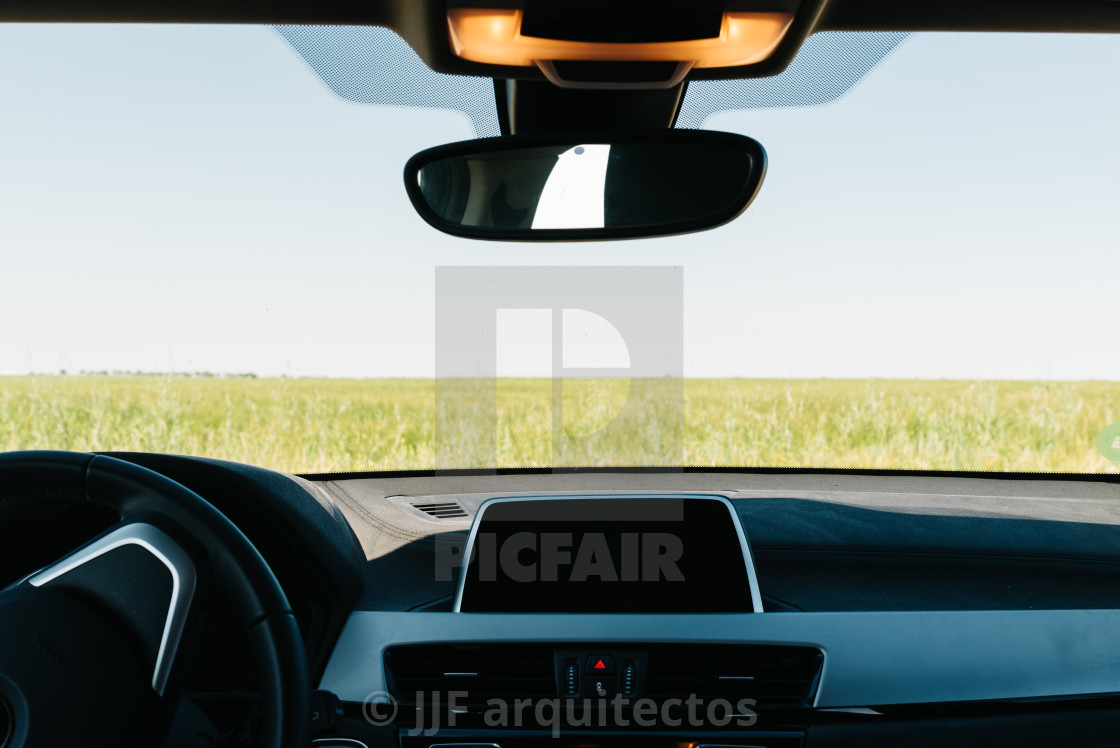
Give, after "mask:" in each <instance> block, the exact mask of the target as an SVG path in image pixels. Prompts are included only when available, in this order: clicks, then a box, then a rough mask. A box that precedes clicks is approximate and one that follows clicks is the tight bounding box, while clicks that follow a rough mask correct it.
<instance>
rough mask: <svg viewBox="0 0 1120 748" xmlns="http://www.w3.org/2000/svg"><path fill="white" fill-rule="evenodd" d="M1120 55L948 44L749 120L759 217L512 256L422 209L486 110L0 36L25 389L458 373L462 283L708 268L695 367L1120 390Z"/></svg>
mask: <svg viewBox="0 0 1120 748" xmlns="http://www.w3.org/2000/svg"><path fill="white" fill-rule="evenodd" d="M1118 69H1120V37H1111V38H1110V37H1095V36H1062V35H1037V36H1004V37H993V36H991V35H922V36H915V37H912V38H911V39H909V40H908V41H906V42H905V43H903V44H902V45H901V46H900V47H899V48H898V49H897V50H896V51H895V52H894V53H893V54H892V55H891V56H890V57H889V58H888V59H887V60H886V61H885V62H884V63H882V64H881V65H880V66H879V67H878V68H877V69H876V70H874V71H872V72H871V73H870V74H869V75H868V76H867V78H866V79H865V80H864V81H863V82H862V83H861V84H860V85H859V86H858V87H857V88H855V89H854V90H853V91H851V92H850V93H849V94H848V95H847V96H845V97H844V98H842V99H841V100H840V101H838V102H836V103H834V104H831V105H828V106H824V107H816V108H803V109H781V110H769V111H745V112H728V113H723V114H719V115H715V116H713V117H712V118H710V119H709V120H708V121H707V123H706V126H707V127H709V128H713V129H722V130H730V131H736V132H742V133H745V134H749V135H751V136H753V137H755V138H757V139H758V140H760V141H761V142H762V143H763V145H764V146H765V147H766V149H767V151H768V153H769V156H770V168H769V172H768V176H767V181H766V183H765V184H764V186H763V188H762V192H761V194H760V196H759V198H758V199H757V201H756V202H755V204H754V205H753V206H752V207H751V209H750V210H749V211H748V212H747V213H746V214H744V215H743V216H742V217H741V218H739V219H738V220H737V221H735V222H733V223H732V224H730V225H728V226H726V227H723V228H721V229H718V230H715V231H711V232H707V233H703V234H695V235H690V236H684V237H674V238H666V239H657V240H647V241H642V242H612V243H603V244H563V245H538V246H533V245H525V244H488V243H482V242H470V241H467V240H462V239H454V238H451V237H446V236H443V235H442V234H439V233H437V232H435V231H434V230H432V229H430V228H429V227H428V226H427V225H426V224H424V223H423V222H422V221H421V220H420V219H419V218H418V217H417V216H415V214H414V213H413V211H412V209H411V207H410V205H409V203H408V200H407V198H406V196H405V194H404V190H403V187H402V184H401V177H400V172H401V168H402V166H403V163H404V161H405V160H406V159H407V157H408V156H409V155H411V154H412V153H414V152H415V151H417V150H420V149H423V148H426V147H429V146H433V145H437V144H440V143H445V142H450V141H454V140H462V139H466V138H469V137H472V134H473V131H472V128H471V126H470V123H469V122H468V120H467V119H466V118H465V117H464V116H463V115H462V114H460V113H457V112H451V111H432V110H418V109H408V108H403V107H374V106H361V105H356V104H353V103H349V102H345V101H343V100H341V99H339V98H338V97H336V96H335V95H333V94H332V93H331V92H330V91H329V90H328V89H327V88H326V87H325V86H324V85H323V84H322V82H321V81H320V80H319V79H318V78H317V77H316V76H315V74H314V73H312V72H311V71H310V70H309V69H308V67H307V66H306V65H305V64H304V63H303V61H302V60H301V59H300V58H299V57H298V56H297V55H296V54H295V53H294V52H293V51H292V49H291V48H290V47H289V46H288V45H287V44H286V43H285V42H284V40H283V39H281V38H280V37H279V36H278V35H277V34H276V33H275V31H273V30H272V29H269V28H256V27H139V26H113V27H88V26H87V27H74V26H50V27H34V26H20V25H13V26H0V111H2V112H3V113H4V114H3V117H0V373H20V372H26V371H57V370H59V369H68V370H70V371H78V370H81V369H89V370H99V369H127V370H148V371H166V370H169V369H175V370H180V371H183V370H186V371H195V370H211V371H223V372H249V371H251V372H256V373H258V374H262V375H269V374H280V373H284V374H289V375H328V376H431V375H432V372H433V340H434V336H433V329H432V328H433V307H434V299H433V284H434V269H435V267H436V266H441V265H631V264H640V265H673V266H681V267H683V268H684V278H685V309H684V314H685V346H686V349H685V373H686V375H688V376H751V377H754V376H778V377H785V376H795V377H818V376H829V377H864V376H877V377H931V378H942V377H952V378H958V377H964V378H1026V379H1035V378H1047V379H1066V378H1070V379H1116V378H1117V377H1118V375H1120V345H1117V344H1116V342H1115V331H1116V321H1117V319H1118V316H1117V311H1116V304H1117V293H1116V288H1117V276H1116V261H1115V260H1116V257H1117V254H1118V253H1120V226H1118V216H1120V209H1118V205H1120V199H1118V198H1120V180H1118V179H1117V176H1116V175H1117V174H1120V139H1118V138H1117V137H1116V133H1117V127H1118V125H1117V122H1120V86H1117V85H1116V71H1117V70H1118Z"/></svg>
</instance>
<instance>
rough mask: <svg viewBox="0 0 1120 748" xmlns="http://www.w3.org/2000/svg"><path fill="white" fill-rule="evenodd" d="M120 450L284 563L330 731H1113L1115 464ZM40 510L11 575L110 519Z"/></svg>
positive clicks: (882, 738) (666, 738) (815, 734)
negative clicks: (28, 548) (279, 467)
mask: <svg viewBox="0 0 1120 748" xmlns="http://www.w3.org/2000/svg"><path fill="white" fill-rule="evenodd" d="M114 456H117V457H121V458H122V459H127V460H131V461H134V462H137V463H139V464H142V465H144V466H145V467H149V468H151V469H153V470H156V471H157V472H161V473H163V474H165V475H167V476H168V477H170V478H172V479H174V480H176V481H178V482H180V483H182V484H184V485H186V486H188V487H189V488H192V489H193V490H195V491H196V492H197V493H199V494H200V495H202V496H203V497H204V498H206V499H207V500H209V501H210V502H211V503H213V504H215V505H216V506H217V507H218V508H219V509H221V510H222V511H223V512H224V513H225V514H226V515H227V516H229V517H230V519H232V520H233V521H234V522H235V523H236V524H237V525H238V526H239V527H240V528H241V529H242V531H243V532H244V533H245V534H246V535H247V536H248V537H249V538H250V539H251V540H252V541H253V543H254V544H255V545H256V546H257V548H258V550H259V551H260V552H261V554H262V555H263V556H264V557H265V559H266V560H267V561H268V563H269V564H270V566H271V567H272V568H273V570H274V572H275V574H276V576H277V578H278V579H279V580H280V582H281V584H282V586H283V587H284V589H285V592H286V593H287V596H288V598H289V602H290V603H291V605H292V608H293V610H294V611H295V612H296V616H297V620H298V622H299V626H300V630H301V633H302V635H303V639H304V644H305V647H306V649H307V655H308V662H309V664H310V666H311V674H312V678H313V682H314V683H316V684H317V687H318V688H319V689H320V690H321V691H323V692H329V695H330V701H329V702H326V703H331V704H334V705H335V707H333V708H332V714H331V719H329V720H325V721H319V722H316V723H315V724H316V725H317V726H318V727H319V734H318V736H317V744H318V745H321V746H332V745H334V746H338V745H350V746H358V745H363V744H364V745H366V746H368V747H369V748H374V747H375V746H380V747H383V748H389V747H390V746H393V747H394V748H432V746H446V747H448V748H450V746H456V747H461V748H478V746H486V747H487V748H493V747H494V746H497V747H498V748H527V747H528V746H530V745H537V744H544V743H545V741H551V742H548V744H549V745H556V746H558V748H569V747H571V748H576V746H584V747H586V748H590V747H591V746H595V747H598V746H602V747H603V748H610V747H611V746H624V745H631V744H637V743H641V745H643V746H651V745H652V746H666V748H668V746H674V748H682V747H683V746H693V748H695V746H700V745H709V746H730V747H737V748H747V746H795V745H796V746H800V745H811V746H817V745H898V744H903V743H904V744H907V745H935V744H937V745H941V744H944V743H946V742H952V743H953V744H960V745H990V744H992V743H1015V744H1017V745H1054V744H1061V745H1102V744H1106V743H1108V742H1109V741H1111V740H1112V739H1113V736H1114V733H1115V725H1116V724H1120V699H1118V698H1117V695H1118V694H1120V636H1117V635H1116V632H1117V631H1120V584H1118V582H1120V488H1118V487H1117V485H1115V484H1114V483H1112V482H1109V481H1108V480H1107V479H1106V478H1107V477H1106V476H1102V477H1100V479H1097V478H1096V477H1093V476H1078V477H1076V478H1069V479H1057V478H1056V479H1052V480H1051V479H1048V480H1038V479H1026V478H1025V477H1021V476H1008V477H996V476H993V477H959V476H938V475H899V474H881V475H875V474H853V473H827V472H818V473H814V472H809V471H804V472H790V473H780V472H773V473H762V472H733V471H724V472H717V471H713V472H702V471H687V472H684V471H680V472H653V471H647V472H643V471H578V472H568V473H563V472H556V473H553V472H547V471H520V472H518V471H514V472H511V473H509V474H495V473H493V472H490V473H484V472H473V473H472V472H464V473H454V474H453V473H447V474H433V473H428V474H401V475H392V474H383V475H367V476H317V477H316V476H309V477H307V478H299V477H294V476H288V475H282V474H279V473H275V472H271V471H267V470H262V469H258V468H252V467H248V466H243V465H236V464H233V463H225V462H219V461H213V460H204V459H195V458H186V457H171V456H162V455H139V454H130V455H114ZM68 509H69V510H70V511H68ZM665 510H668V513H666V511H665ZM526 512H528V513H526ZM596 512H598V514H596ZM24 519H28V518H24ZM30 520H31V521H32V524H33V525H34V524H35V523H38V524H39V526H40V527H44V528H47V527H49V528H50V529H51V532H50V533H49V541H48V542H46V543H44V546H43V548H41V549H39V550H38V551H37V553H38V554H41V555H42V556H44V559H39V558H38V557H34V558H32V557H29V556H28V555H27V554H21V555H18V557H17V554H15V553H14V552H13V551H12V550H11V549H12V548H13V546H12V545H11V544H9V543H0V549H4V550H3V551H0V553H3V554H4V555H2V556H0V563H2V564H3V565H4V566H3V568H4V570H5V573H6V574H8V575H10V576H16V577H18V576H19V575H21V574H25V573H27V572H29V571H30V570H32V569H33V568H35V564H37V563H42V562H43V561H45V560H49V558H50V557H51V554H52V553H55V552H56V549H54V547H53V546H54V545H58V546H59V550H61V549H64V548H65V547H66V546H67V544H70V545H72V544H73V541H74V539H75V538H77V537H81V536H83V535H85V536H86V537H88V536H89V535H91V534H94V533H96V532H98V531H99V530H100V529H103V527H101V526H100V523H104V525H105V526H108V524H110V523H111V518H106V517H100V516H98V515H96V513H90V512H88V511H85V510H83V511H76V510H75V508H74V507H69V508H67V507H53V508H51V507H49V506H48V504H47V503H44V507H43V509H42V512H41V515H40V516H37V517H33V518H30ZM659 523H661V524H659ZM10 524H11V523H7V522H5V523H0V535H3V534H4V529H3V528H4V527H5V526H10ZM484 536H492V537H494V538H497V542H498V546H497V548H498V550H497V551H494V552H493V553H492V559H491V561H492V563H491V566H493V567H494V568H496V569H497V570H498V575H497V577H495V576H494V575H493V574H489V575H487V574H486V573H484V571H485V569H484V568H483V565H484V564H485V563H486V556H485V553H486V552H485V551H484V550H483V548H482V546H483V540H482V539H481V538H482V537H484ZM526 536H530V537H535V538H537V539H538V541H537V542H539V543H540V544H538V545H532V544H526V543H522V544H521V545H520V546H518V547H516V548H514V549H513V550H512V551H509V552H508V553H506V551H505V550H503V549H504V548H505V546H506V545H508V544H509V542H510V539H511V538H522V539H524V538H525V537H526ZM552 536H555V537H552ZM631 536H633V537H635V538H638V539H637V540H634V542H635V543H637V545H632V546H627V545H626V544H627V543H629V542H630V539H632V538H631ZM647 536H653V537H656V538H661V539H662V541H663V540H664V537H670V536H671V537H677V538H681V539H683V543H684V545H683V555H682V552H681V551H682V549H674V548H672V547H670V546H671V543H670V544H669V545H666V543H665V542H661V544H660V546H656V544H654V545H651V547H653V548H654V550H653V551H648V552H647V551H644V550H643V548H644V546H643V545H642V543H644V542H645V539H646V537H647ZM547 537H552V539H551V540H547V539H546V538H547ZM556 538H559V540H556ZM7 540H9V539H8V538H6V537H0V541H7ZM549 543H551V545H548V544H549ZM654 546H656V547H654ZM627 548H629V553H628V552H627ZM651 554H652V555H651ZM33 555H34V554H33ZM494 559H497V561H494ZM510 559H512V560H513V562H514V564H513V566H512V567H510V566H509V564H508V563H507V561H509V560H510ZM627 559H629V560H627ZM650 559H653V560H652V561H651V560H650ZM666 559H669V560H670V561H673V563H667V562H666ZM647 562H648V563H647ZM526 569H531V570H532V574H530V575H529V576H528V577H526V576H524V575H525V573H526V572H525V570H526ZM674 569H676V570H677V571H681V570H683V573H682V574H681V575H680V576H681V577H682V578H683V581H681V580H677V581H674V579H676V577H675V576H674ZM511 570H512V575H511V574H510V573H507V572H510V571H511ZM647 570H652V572H651V573H652V576H647V575H646V574H645V572H646V571H647ZM519 575H521V576H520V577H519ZM581 575H582V576H581ZM589 578H590V579H589ZM573 579H575V581H573ZM581 582H582V584H581ZM612 584H616V585H618V586H612ZM221 610H222V608H221V606H220V605H218V606H215V607H214V609H213V610H212V611H211V613H210V615H209V616H208V619H207V620H206V621H203V622H201V623H200V627H201V629H202V631H201V632H200V644H199V657H198V658H197V661H196V664H195V667H194V672H192V674H191V688H190V689H188V690H193V691H194V692H196V693H197V694H198V700H199V703H200V704H202V705H203V706H204V711H206V712H207V713H208V714H209V716H210V718H211V719H213V720H214V721H215V722H219V721H221V719H222V716H221V714H220V713H221V712H222V710H223V709H225V710H226V711H227V712H231V713H235V712H236V711H237V710H236V709H231V708H229V706H228V704H231V703H235V702H237V700H238V699H245V698H246V694H251V692H252V688H253V678H254V673H253V672H252V666H251V663H249V662H246V661H245V659H244V651H245V649H244V646H243V643H242V642H240V641H239V639H238V634H237V632H236V631H235V630H234V629H235V627H233V626H230V625H229V622H228V621H225V620H223V616H222V613H221ZM689 699H694V700H695V704H694V705H693V706H692V707H690V706H689V704H690V701H689ZM519 700H520V701H522V702H524V703H525V704H526V705H527V706H526V707H525V708H523V709H522V712H523V713H521V714H520V715H514V714H512V712H509V711H507V712H505V713H502V711H501V708H502V706H503V705H505V706H506V707H507V708H512V707H513V706H515V705H516V703H517V702H518V701H519ZM599 702H603V703H604V704H605V708H603V709H602V714H599V712H597V711H596V705H597V704H598V703H599ZM220 703H225V704H226V706H225V707H216V706H215V705H216V704H220ZM317 703H320V702H317ZM541 704H548V705H550V706H549V707H548V708H549V709H551V710H552V711H551V712H547V713H542V712H540V709H539V708H538V707H540V705H541ZM713 704H715V705H716V706H713ZM534 709H537V711H533V710H534ZM526 710H527V711H526ZM526 715H528V716H526ZM518 716H519V717H520V719H515V717H518Z"/></svg>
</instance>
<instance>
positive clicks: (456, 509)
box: [412, 501, 467, 519]
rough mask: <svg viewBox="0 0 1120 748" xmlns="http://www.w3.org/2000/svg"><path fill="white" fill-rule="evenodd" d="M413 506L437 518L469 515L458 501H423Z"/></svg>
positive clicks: (455, 517) (454, 517) (456, 517)
mask: <svg viewBox="0 0 1120 748" xmlns="http://www.w3.org/2000/svg"><path fill="white" fill-rule="evenodd" d="M412 506H413V507H415V508H417V509H419V510H420V511H422V512H424V514H427V515H428V516H430V517H435V518H436V519H458V518H461V517H466V516H467V513H466V512H464V511H463V507H461V506H459V502H457V501H436V502H423V503H416V504H413V505H412Z"/></svg>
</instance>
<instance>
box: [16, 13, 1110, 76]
mask: <svg viewBox="0 0 1120 748" xmlns="http://www.w3.org/2000/svg"><path fill="white" fill-rule="evenodd" d="M682 3H683V4H687V0H682ZM493 4H494V3H490V5H493ZM497 4H498V5H502V4H503V3H497ZM776 4H777V5H788V4H789V3H788V2H781V1H780V0H776ZM479 5H480V6H486V5H487V3H484V2H481V3H479ZM773 5H775V2H772V3H769V4H767V6H766V7H768V8H769V7H771V6H773ZM444 8H445V1H444V0H367V2H363V3H352V2H346V1H345V0H314V1H311V0H275V1H274V2H270V3H261V2H259V1H258V0H163V1H162V2H159V3H152V2H150V0H103V1H91V0H7V2H5V3H3V5H0V22H81V23H96V22H107V23H228V24H322V25H371V26H385V27H388V28H391V29H392V30H394V31H395V32H396V33H398V34H400V35H401V36H402V37H403V38H404V39H405V40H406V41H407V42H408V43H409V45H411V46H412V48H413V49H415V50H416V52H417V54H419V55H420V57H421V58H422V59H423V60H424V62H425V63H427V65H428V66H429V67H431V68H432V69H433V70H435V71H437V72H441V73H453V74H458V75H475V76H483V77H490V78H509V79H525V80H540V79H542V76H541V74H540V72H539V71H538V70H537V69H536V68H535V67H533V68H516V67H504V66H498V65H485V64H481V63H475V62H468V61H466V60H461V59H459V58H458V57H455V56H454V55H453V54H452V53H451V50H450V47H449V45H448V43H447V31H446V25H445V22H444ZM817 31H1018V32H1066V33H1078V32H1079V33H1120V1H1118V0H982V1H981V2H976V0H945V1H944V2H938V3H918V2H896V1H894V0H804V2H802V3H801V4H800V6H799V7H798V9H797V14H796V18H795V20H794V23H793V25H792V26H791V28H790V30H789V32H788V34H787V35H786V38H785V39H784V40H783V41H782V43H781V44H780V45H779V46H778V48H777V50H776V51H775V53H774V54H773V55H772V56H771V57H770V58H769V59H767V60H764V61H762V62H759V63H756V64H753V65H747V66H743V67H739V68H731V69H729V68H723V69H718V68H717V69H707V70H694V71H693V72H692V73H690V75H689V80H712V79H735V78H756V77H764V76H769V75H775V74H777V73H780V72H781V71H782V70H784V69H785V67H786V66H787V65H788V64H789V63H790V61H791V60H792V59H793V57H794V56H795V55H796V53H797V50H798V49H799V48H800V47H801V44H802V43H803V42H804V40H805V38H806V37H808V36H809V34H811V33H814V32H817Z"/></svg>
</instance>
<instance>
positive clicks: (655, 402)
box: [0, 376, 1120, 472]
mask: <svg viewBox="0 0 1120 748" xmlns="http://www.w3.org/2000/svg"><path fill="white" fill-rule="evenodd" d="M647 384H649V383H647ZM631 386H632V387H633V392H638V391H639V390H641V392H644V393H645V394H644V395H640V396H639V395H635V403H634V404H633V405H634V407H633V408H632V409H631V410H630V411H628V412H630V413H631V415H632V416H633V417H632V418H630V419H629V420H626V419H622V420H620V421H618V422H616V423H614V424H613V425H609V424H611V423H612V419H613V418H614V417H615V414H616V413H617V412H619V409H620V408H621V404H622V403H623V402H625V401H626V398H627V396H628V393H629V394H633V392H630V391H629V388H630V387H631ZM440 387H441V388H442V389H441V392H440V395H441V396H440V399H439V408H437V397H436V385H435V384H434V383H433V382H432V380H421V379H369V380H340V379H217V378H189V377H158V376H146V377H113V376H32V377H0V450H5V451H6V450H15V449H40V448H49V449H68V450H80V451H91V450H140V451H162V452H174V453H183V454H193V455H207V456H213V457H221V458H226V459H231V460H238V461H244V462H249V463H253V464H257V465H263V466H267V467H273V468H278V469H281V470H286V471H292V472H341V471H352V470H391V469H429V468H432V467H434V466H437V464H438V466H439V467H453V466H455V467H465V466H472V465H473V466H478V467H481V466H482V465H480V464H478V462H477V461H478V460H480V459H487V458H486V455H490V456H491V457H490V458H489V459H487V462H490V461H492V460H493V459H495V458H494V457H493V455H494V454H496V461H497V465H498V466H500V467H513V466H521V467H527V466H547V465H550V464H553V463H562V464H581V465H601V464H634V463H640V462H651V461H656V457H655V458H650V457H649V455H664V454H665V453H666V450H668V453H669V454H675V455H680V456H681V457H679V458H677V459H675V460H672V461H673V462H680V461H681V460H682V459H683V463H684V464H686V465H696V466H711V465H739V466H759V465H767V466H798V467H850V468H857V467H860V468H914V469H943V470H996V471H1003V470H1014V471H1061V472H1116V470H1117V466H1116V465H1114V464H1113V463H1111V462H1108V461H1107V460H1105V459H1104V457H1102V456H1101V455H1100V454H1099V453H1098V452H1097V450H1096V446H1095V439H1096V436H1097V434H1098V433H1099V432H1100V431H1101V430H1102V429H1103V428H1105V427H1106V426H1108V425H1109V424H1112V423H1114V422H1116V421H1120V383H1117V382H966V381H909V380H907V381H896V380H827V379H821V380H756V379H720V380H704V379H689V380H685V382H684V384H683V407H679V408H677V409H675V410H674V409H673V408H672V407H670V406H665V404H664V403H663V402H661V401H662V400H665V401H672V400H673V398H674V397H676V398H677V401H678V402H679V401H680V398H681V395H680V392H681V387H680V384H679V383H673V382H671V381H669V380H665V382H664V383H660V382H653V383H652V385H651V387H647V388H646V389H642V385H641V383H635V384H634V385H627V384H626V382H625V381H619V380H614V381H603V380H593V381H587V382H579V383H570V384H569V385H566V386H565V388H564V389H563V396H562V402H563V423H564V429H563V430H562V431H561V432H557V434H556V435H554V433H553V425H552V424H553V409H552V405H551V403H552V392H553V390H552V384H551V383H550V382H549V381H548V380H500V381H499V383H498V385H497V416H496V417H494V416H493V411H494V409H493V408H487V407H486V406H477V405H474V404H472V403H473V401H470V400H465V399H463V398H462V397H458V395H461V394H463V393H460V392H458V391H456V390H455V388H456V387H460V388H464V391H466V390H470V391H472V392H476V393H477V392H478V391H482V392H486V391H491V392H492V390H487V388H485V387H482V388H481V389H480V388H479V384H478V383H462V382H460V383H459V384H456V383H454V382H453V383H441V384H440ZM674 387H675V388H676V389H675V393H676V395H674V394H673V393H674ZM659 388H660V389H659ZM666 393H668V394H666ZM643 397H644V398H645V400H646V402H644V403H643V402H642V398H643ZM464 403H466V404H468V405H464ZM468 406H469V407H468ZM471 409H473V412H475V415H474V416H466V417H467V418H468V420H469V419H470V418H475V419H476V422H474V423H473V426H472V428H473V431H471V430H470V429H467V430H459V431H457V430H456V428H455V427H451V426H449V424H451V423H453V422H455V419H457V418H462V417H464V416H463V414H464V413H465V412H467V411H470V410H471ZM487 412H489V413H490V414H491V415H490V416H489V417H487V416H486V413H487ZM437 413H438V420H439V422H440V424H441V425H440V426H439V427H438V428H437V425H436V423H437ZM479 414H481V415H479ZM623 421H625V422H623ZM619 423H622V427H618V424H619ZM667 423H668V426H666V424H667ZM673 424H677V425H676V427H675V428H674V427H673ZM603 426H608V427H607V428H602V427H603ZM487 434H492V435H493V438H489V439H488V438H487ZM554 436H555V437H556V439H554ZM557 440H558V441H557ZM554 441H556V442H557V444H559V445H560V446H558V447H557V449H556V454H558V455H560V457H554V450H553V443H554ZM561 442H563V443H562V444H561ZM480 455H481V457H480ZM662 462H664V460H662Z"/></svg>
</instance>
